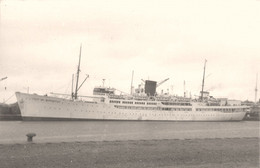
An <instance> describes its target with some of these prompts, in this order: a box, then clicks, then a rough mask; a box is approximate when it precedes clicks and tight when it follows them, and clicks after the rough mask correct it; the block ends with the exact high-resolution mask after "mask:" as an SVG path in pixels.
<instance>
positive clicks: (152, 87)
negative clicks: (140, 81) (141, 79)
mask: <svg viewBox="0 0 260 168" xmlns="http://www.w3.org/2000/svg"><path fill="white" fill-rule="evenodd" d="M156 85H157V82H156V81H150V80H146V81H145V87H144V91H145V93H146V94H147V95H148V96H154V95H155V91H156Z"/></svg>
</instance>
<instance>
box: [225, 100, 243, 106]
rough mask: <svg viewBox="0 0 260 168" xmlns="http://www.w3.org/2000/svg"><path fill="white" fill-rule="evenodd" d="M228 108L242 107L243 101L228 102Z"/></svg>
mask: <svg viewBox="0 0 260 168" xmlns="http://www.w3.org/2000/svg"><path fill="white" fill-rule="evenodd" d="M227 105H228V106H241V100H228V101H227Z"/></svg>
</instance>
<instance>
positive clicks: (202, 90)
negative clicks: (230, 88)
mask: <svg viewBox="0 0 260 168" xmlns="http://www.w3.org/2000/svg"><path fill="white" fill-rule="evenodd" d="M206 63H207V60H206V59H205V63H204V71H203V79H202V89H201V101H203V92H204V80H205V70H206Z"/></svg>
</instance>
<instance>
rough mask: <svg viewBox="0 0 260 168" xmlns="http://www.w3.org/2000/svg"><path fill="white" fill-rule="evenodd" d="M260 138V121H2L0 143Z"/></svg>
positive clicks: (0, 122) (0, 124)
mask: <svg viewBox="0 0 260 168" xmlns="http://www.w3.org/2000/svg"><path fill="white" fill-rule="evenodd" d="M28 132H34V133H36V134H37V136H36V137H35V138H34V141H35V142H66V141H102V140H139V139H185V138H189V139H193V138H233V137H259V121H241V122H154V121H37V122H31V121H29V122H28V121H27V122H23V121H0V135H1V136H0V143H22V142H25V141H26V137H25V135H26V134H27V133H28Z"/></svg>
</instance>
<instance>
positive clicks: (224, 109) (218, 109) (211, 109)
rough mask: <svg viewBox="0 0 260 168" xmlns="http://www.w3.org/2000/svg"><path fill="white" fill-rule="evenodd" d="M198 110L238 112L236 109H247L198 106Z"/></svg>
mask: <svg viewBox="0 0 260 168" xmlns="http://www.w3.org/2000/svg"><path fill="white" fill-rule="evenodd" d="M196 111H222V112H236V111H245V110H244V109H232V108H197V109H196Z"/></svg>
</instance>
